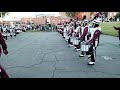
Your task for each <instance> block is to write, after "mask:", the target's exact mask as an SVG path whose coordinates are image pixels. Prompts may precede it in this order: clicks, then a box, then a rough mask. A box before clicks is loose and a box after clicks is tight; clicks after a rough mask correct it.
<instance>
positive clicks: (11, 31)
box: [10, 27, 13, 38]
mask: <svg viewBox="0 0 120 90" xmlns="http://www.w3.org/2000/svg"><path fill="white" fill-rule="evenodd" d="M12 35H13V29H12V27H10V37H11V38H12Z"/></svg>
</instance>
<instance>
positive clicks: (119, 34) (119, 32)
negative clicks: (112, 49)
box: [113, 26, 120, 45]
mask: <svg viewBox="0 0 120 90" xmlns="http://www.w3.org/2000/svg"><path fill="white" fill-rule="evenodd" d="M113 27H114V29H115V30H118V36H119V45H120V27H115V26H113Z"/></svg>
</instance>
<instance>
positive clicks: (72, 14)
mask: <svg viewBox="0 0 120 90" xmlns="http://www.w3.org/2000/svg"><path fill="white" fill-rule="evenodd" d="M76 13H77V12H66V15H67V16H68V17H74V16H75V14H76Z"/></svg>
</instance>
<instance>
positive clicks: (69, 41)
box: [68, 37, 73, 45]
mask: <svg viewBox="0 0 120 90" xmlns="http://www.w3.org/2000/svg"><path fill="white" fill-rule="evenodd" d="M70 39H71V38H70V37H69V39H68V44H70V45H73V43H72V42H71V40H70Z"/></svg>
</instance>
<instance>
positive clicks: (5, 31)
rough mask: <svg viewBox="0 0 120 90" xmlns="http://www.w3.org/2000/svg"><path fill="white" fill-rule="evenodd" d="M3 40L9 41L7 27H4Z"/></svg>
mask: <svg viewBox="0 0 120 90" xmlns="http://www.w3.org/2000/svg"><path fill="white" fill-rule="evenodd" d="M3 38H4V39H6V41H7V28H6V26H3Z"/></svg>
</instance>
